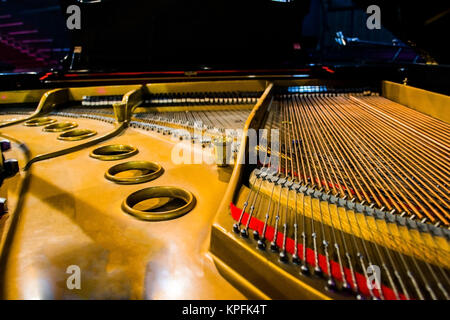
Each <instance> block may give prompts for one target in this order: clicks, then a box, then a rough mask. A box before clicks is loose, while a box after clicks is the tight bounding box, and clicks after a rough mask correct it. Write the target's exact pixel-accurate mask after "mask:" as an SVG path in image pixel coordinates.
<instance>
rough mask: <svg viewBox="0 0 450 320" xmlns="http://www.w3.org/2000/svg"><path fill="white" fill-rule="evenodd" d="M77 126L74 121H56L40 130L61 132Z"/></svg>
mask: <svg viewBox="0 0 450 320" xmlns="http://www.w3.org/2000/svg"><path fill="white" fill-rule="evenodd" d="M76 127H78V124H76V123H75V122H58V123H54V124H49V125H47V126H45V127H44V128H43V129H42V131H45V132H62V131H67V130H70V129H73V128H76Z"/></svg>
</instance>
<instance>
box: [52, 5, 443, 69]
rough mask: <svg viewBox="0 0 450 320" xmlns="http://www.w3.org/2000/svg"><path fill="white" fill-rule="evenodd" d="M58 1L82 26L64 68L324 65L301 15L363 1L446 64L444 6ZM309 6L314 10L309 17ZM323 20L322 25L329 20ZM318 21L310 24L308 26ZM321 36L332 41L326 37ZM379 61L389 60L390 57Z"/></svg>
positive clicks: (398, 33) (428, 57)
mask: <svg viewBox="0 0 450 320" xmlns="http://www.w3.org/2000/svg"><path fill="white" fill-rule="evenodd" d="M60 3H61V7H62V9H63V10H64V9H65V8H67V7H68V6H69V5H71V4H76V5H78V6H79V7H80V8H81V29H80V30H73V31H70V35H71V42H72V48H76V49H75V51H74V52H75V54H73V55H72V56H71V57H70V59H69V61H67V65H66V68H68V69H72V70H80V69H86V70H89V71H105V70H106V71H138V70H139V71H156V70H167V71H170V70H184V71H186V70H202V69H203V70H205V69H206V70H209V69H216V70H217V69H218V70H225V69H226V70H243V69H245V70H248V69H280V68H281V69H292V68H298V67H300V66H304V65H306V64H309V63H318V62H319V63H320V62H321V63H330V64H333V62H335V61H336V57H334V58H333V59H334V60H332V61H333V62H329V61H331V60H329V56H327V54H328V53H329V51H327V50H324V48H323V47H321V45H323V40H322V39H320V37H321V36H320V34H319V33H317V34H316V39H315V41H311V39H310V38H311V37H307V36H305V32H303V29H304V28H305V23H310V22H305V23H304V20H305V17H307V16H308V17H309V18H308V19H309V20H314V19H315V17H317V16H320V15H321V14H322V13H323V11H320V10H328V9H330V8H331V9H333V8H339V6H344V7H345V5H347V3H349V6H350V7H353V8H359V10H360V11H361V12H362V14H365V13H364V12H365V11H366V8H367V7H368V6H369V5H373V4H376V5H378V6H380V8H381V20H382V25H383V26H384V27H387V28H388V29H389V30H390V31H391V32H392V33H393V35H394V36H395V37H397V38H398V39H400V40H401V41H403V42H404V43H406V44H407V45H408V46H411V47H412V48H413V49H414V50H415V51H416V52H417V53H418V54H420V56H421V57H422V60H421V61H422V62H423V61H426V62H438V63H448V59H449V58H448V57H449V55H448V49H445V47H447V46H445V45H443V43H442V39H441V35H442V30H447V29H448V16H449V15H448V13H449V11H448V9H447V8H446V5H443V4H439V3H436V4H435V5H431V4H429V5H428V6H411V5H410V2H407V1H405V2H399V3H397V2H393V1H382V0H356V1H353V2H352V1H350V0H348V1H347V0H330V1H319V0H317V1H314V0H312V1H308V0H304V1H300V0H276V1H275V0H245V1H243V0H214V1H211V0H152V1H142V0H127V1H123V0H60ZM316 7H319V9H317V8H316ZM314 10H316V11H317V10H319V11H318V12H319V13H316V16H312V18H311V14H312V13H313V11H314ZM64 11H65V10H64ZM66 16H67V17H68V16H69V14H66ZM361 17H362V19H365V16H361ZM362 19H360V20H362ZM325 20H326V21H327V23H329V20H330V19H329V18H325ZM363 22H364V21H363ZM322 23H324V22H323V21H322V20H321V21H320V23H318V22H316V24H315V25H314V26H313V27H312V28H313V29H314V28H317V27H318V26H319V24H322ZM342 23H344V22H342ZM362 24H364V25H365V23H362ZM306 27H307V26H306ZM309 27H310V28H311V26H309ZM319 27H320V26H319ZM445 27H446V28H447V29H445ZM323 28H325V29H326V28H328V26H323ZM443 28H444V29H443ZM325 31H326V30H325ZM321 32H322V35H323V31H321ZM349 36H355V35H354V34H349ZM327 37H328V38H331V37H330V34H327ZM360 38H361V39H363V37H360ZM394 46H395V44H394ZM359 50H361V48H359ZM395 50H396V49H394V51H393V52H394V53H395ZM340 54H341V55H342V58H344V57H345V56H346V57H347V62H348V60H350V63H358V62H357V61H356V60H352V59H353V58H352V57H351V56H349V55H348V54H347V52H345V51H341V52H340ZM360 54H361V53H360ZM362 54H363V55H364V48H363V51H362ZM380 56H382V54H380ZM413 58H414V55H413ZM337 60H339V57H338V59H337ZM411 61H417V59H411ZM386 62H390V63H392V62H393V61H391V59H390V58H389V59H386Z"/></svg>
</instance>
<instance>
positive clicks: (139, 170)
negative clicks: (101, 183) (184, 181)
mask: <svg viewBox="0 0 450 320" xmlns="http://www.w3.org/2000/svg"><path fill="white" fill-rule="evenodd" d="M162 174H163V168H162V167H161V166H160V165H159V164H158V163H154V162H149V161H129V162H125V163H120V164H117V165H115V166H113V167H111V168H109V170H108V171H107V172H106V173H105V178H106V179H108V180H110V181H113V182H115V183H119V184H137V183H143V182H147V181H151V180H154V179H156V178H158V177H159V176H161V175H162Z"/></svg>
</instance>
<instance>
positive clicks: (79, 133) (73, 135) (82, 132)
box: [58, 129, 97, 141]
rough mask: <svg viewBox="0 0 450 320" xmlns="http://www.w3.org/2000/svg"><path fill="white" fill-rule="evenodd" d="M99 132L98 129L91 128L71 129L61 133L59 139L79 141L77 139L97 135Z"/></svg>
mask: <svg viewBox="0 0 450 320" xmlns="http://www.w3.org/2000/svg"><path fill="white" fill-rule="evenodd" d="M96 134H97V131H94V130H90V129H74V130H70V131H67V132H64V133H61V134H60V135H59V136H58V139H59V140H64V141H77V140H83V139H86V138H89V137H92V136H95V135H96Z"/></svg>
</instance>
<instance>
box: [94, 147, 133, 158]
mask: <svg viewBox="0 0 450 320" xmlns="http://www.w3.org/2000/svg"><path fill="white" fill-rule="evenodd" d="M138 152H139V151H138V149H137V148H135V147H132V146H129V145H123V144H112V145H107V146H103V147H99V148H97V149H94V150H93V151H92V152H91V153H90V155H89V156H91V157H92V158H95V159H98V160H103V161H114V160H120V159H125V158H129V157H131V156H134V155H135V154H137V153H138Z"/></svg>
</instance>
